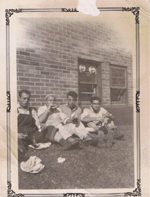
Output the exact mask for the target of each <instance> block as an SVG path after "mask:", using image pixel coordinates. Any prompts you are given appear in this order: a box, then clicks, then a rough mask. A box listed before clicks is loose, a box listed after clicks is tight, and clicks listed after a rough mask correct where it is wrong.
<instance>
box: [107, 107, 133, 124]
mask: <svg viewBox="0 0 150 197" xmlns="http://www.w3.org/2000/svg"><path fill="white" fill-rule="evenodd" d="M105 109H107V110H108V112H110V113H112V114H113V115H114V117H115V124H116V125H133V107H132V106H124V107H120V106H118V107H117V106H116V107H113V108H112V107H105Z"/></svg>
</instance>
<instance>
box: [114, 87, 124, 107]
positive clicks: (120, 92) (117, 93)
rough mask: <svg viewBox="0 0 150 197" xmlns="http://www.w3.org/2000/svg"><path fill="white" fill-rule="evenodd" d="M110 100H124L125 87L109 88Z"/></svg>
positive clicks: (121, 101) (122, 101)
mask: <svg viewBox="0 0 150 197" xmlns="http://www.w3.org/2000/svg"><path fill="white" fill-rule="evenodd" d="M111 101H112V102H113V101H118V102H120V103H125V102H126V89H115V88H111Z"/></svg>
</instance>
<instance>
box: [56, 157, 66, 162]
mask: <svg viewBox="0 0 150 197" xmlns="http://www.w3.org/2000/svg"><path fill="white" fill-rule="evenodd" d="M64 161H66V159H65V158H62V157H58V159H57V162H58V163H63V162H64Z"/></svg>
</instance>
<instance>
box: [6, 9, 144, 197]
mask: <svg viewBox="0 0 150 197" xmlns="http://www.w3.org/2000/svg"><path fill="white" fill-rule="evenodd" d="M98 10H99V11H100V14H97V16H90V15H85V14H82V13H80V12H79V11H78V10H77V9H76V8H49V9H44V8H43V9H42V8H39V9H35V8H33V9H21V8H20V9H16V10H15V9H14V10H6V16H7V17H6V18H7V19H9V20H6V35H7V52H8V54H9V53H10V54H11V48H14V46H15V48H14V49H15V50H14V51H15V52H13V55H14V54H15V61H13V63H12V64H13V65H15V63H14V62H16V65H15V66H14V68H15V69H14V70H13V73H14V76H15V79H14V81H15V83H16V88H15V89H14V90H15V91H14V92H13V94H11V92H10V90H11V89H10V87H11V83H10V81H9V80H8V81H7V113H8V114H7V123H10V119H9V118H10V116H9V113H10V110H11V109H12V112H13V114H15V113H16V117H15V116H14V117H13V120H14V122H13V121H12V122H13V124H12V122H11V124H12V125H13V126H14V125H16V128H17V131H16V133H15V132H14V133H12V134H11V135H12V137H13V140H14V141H16V149H15V154H16V155H17V166H15V167H14V166H13V165H12V166H11V162H8V188H9V192H10V194H12V192H13V190H11V187H12V185H13V181H12V183H11V173H10V171H11V169H12V175H13V176H12V177H13V178H12V180H14V174H15V175H16V177H15V178H16V180H17V181H16V183H15V184H16V185H17V187H18V192H19V193H21V195H23V196H30V195H31V196H32V195H33V194H35V195H39V196H40V195H52V194H53V195H56V196H62V195H64V196H71V195H73V194H74V195H75V194H76V195H77V196H78V195H79V196H86V195H89V194H88V193H90V195H92V196H94V195H95V196H96V195H99V196H103V195H110V196H114V195H120V196H131V195H133V194H134V195H140V194H141V188H140V178H141V177H140V176H141V175H140V145H139V143H140V106H139V102H140V101H139V95H140V81H139V75H140V67H139V66H140V65H139V7H109V8H107V7H106V8H105V7H99V8H98ZM35 12H37V13H38V14H39V13H40V14H39V15H40V16H39V15H38V14H35ZM11 15H13V16H12V17H14V19H15V20H12V26H13V24H14V23H15V26H14V27H15V28H14V29H13V31H11V27H9V25H10V24H11V20H10V19H11V18H10V17H11ZM125 19H126V20H125ZM127 21H128V22H127ZM11 33H13V35H15V36H14V38H15V39H14V40H13V41H11V39H10V38H11ZM12 43H13V44H12ZM14 43H15V44H14ZM10 56H11V55H10ZM11 60H12V59H11V57H9V56H7V68H8V70H9V69H10V67H9V66H10V64H11V62H12V61H11ZM9 61H10V64H9ZM11 69H12V68H11ZM8 70H7V71H8ZM8 76H9V72H7V77H8ZM12 95H13V96H14V95H15V97H13V101H14V103H15V105H13V106H12V104H10V98H11V96H12ZM14 106H15V107H16V109H15V108H14ZM15 110H16V112H15ZM14 127H15V126H14ZM9 129H10V128H9V127H8V128H7V131H8V134H9V133H10V130H9ZM13 130H15V129H13ZM9 140H10V139H9V138H8V147H10V146H11V147H12V145H11V144H9V142H10V141H9ZM10 157H11V156H10V152H9V151H8V161H10V160H9V159H10ZM14 169H15V170H14ZM16 185H15V187H16ZM37 191H39V192H38V193H37ZM16 192H17V191H16ZM18 192H17V193H18ZM17 195H18V194H17ZM74 195H73V196H74Z"/></svg>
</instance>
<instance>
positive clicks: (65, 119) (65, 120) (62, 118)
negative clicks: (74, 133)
mask: <svg viewBox="0 0 150 197" xmlns="http://www.w3.org/2000/svg"><path fill="white" fill-rule="evenodd" d="M57 109H58V110H59V114H60V119H61V120H62V122H63V123H64V124H66V122H67V120H68V119H69V118H68V117H67V116H66V114H64V113H63V112H62V111H61V109H60V108H57Z"/></svg>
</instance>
